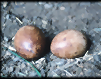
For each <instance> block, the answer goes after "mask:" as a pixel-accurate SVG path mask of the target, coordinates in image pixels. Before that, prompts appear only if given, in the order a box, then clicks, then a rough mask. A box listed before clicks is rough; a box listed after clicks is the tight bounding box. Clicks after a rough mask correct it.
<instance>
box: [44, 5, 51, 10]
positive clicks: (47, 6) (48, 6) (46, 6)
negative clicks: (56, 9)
mask: <svg viewBox="0 0 101 79" xmlns="http://www.w3.org/2000/svg"><path fill="white" fill-rule="evenodd" d="M44 7H45V9H49V8H52V4H45V5H44Z"/></svg>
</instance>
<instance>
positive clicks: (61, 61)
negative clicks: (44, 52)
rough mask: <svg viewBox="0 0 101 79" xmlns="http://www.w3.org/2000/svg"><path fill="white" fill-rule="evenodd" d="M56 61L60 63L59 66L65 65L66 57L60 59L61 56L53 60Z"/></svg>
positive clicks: (57, 63)
mask: <svg viewBox="0 0 101 79" xmlns="http://www.w3.org/2000/svg"><path fill="white" fill-rule="evenodd" d="M53 61H54V62H55V63H56V65H58V66H62V65H64V64H66V62H67V61H66V60H65V59H59V58H57V59H55V60H53Z"/></svg>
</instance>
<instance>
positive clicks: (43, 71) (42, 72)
mask: <svg viewBox="0 0 101 79" xmlns="http://www.w3.org/2000/svg"><path fill="white" fill-rule="evenodd" d="M40 73H41V74H42V77H45V70H44V69H41V72H40Z"/></svg>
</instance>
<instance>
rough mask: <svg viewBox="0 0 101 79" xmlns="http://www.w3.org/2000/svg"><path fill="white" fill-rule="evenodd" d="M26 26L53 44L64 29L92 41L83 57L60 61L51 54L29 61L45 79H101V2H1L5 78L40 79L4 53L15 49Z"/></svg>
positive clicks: (3, 74)
mask: <svg viewBox="0 0 101 79" xmlns="http://www.w3.org/2000/svg"><path fill="white" fill-rule="evenodd" d="M25 25H35V26H37V27H39V28H40V29H42V31H43V33H44V34H45V36H46V37H47V38H48V39H49V41H50V42H51V40H52V39H53V37H54V36H55V35H57V34H58V33H60V32H61V31H63V30H65V29H76V30H79V31H82V32H84V33H85V34H86V35H87V36H88V38H89V39H90V41H91V46H90V48H89V50H88V51H87V52H86V54H85V55H84V56H83V57H79V58H75V59H60V58H58V57H56V56H54V55H53V54H52V52H51V51H49V52H48V53H47V54H46V55H45V56H44V57H42V58H40V59H39V60H33V61H29V62H30V63H32V64H33V65H34V66H35V67H36V68H37V69H38V70H39V72H40V73H41V76H42V77H101V2H1V30H2V33H1V60H0V61H1V62H0V63H1V73H0V75H1V76H2V77H38V75H37V73H36V71H35V70H34V69H33V68H32V66H31V65H30V64H28V63H27V62H26V61H24V60H22V59H21V58H19V57H17V56H15V55H14V54H12V53H10V52H9V51H8V50H4V49H3V47H4V45H6V46H7V47H9V46H11V47H14V44H13V42H14V40H13V37H14V36H15V34H16V32H17V30H18V29H19V28H21V27H23V26H25Z"/></svg>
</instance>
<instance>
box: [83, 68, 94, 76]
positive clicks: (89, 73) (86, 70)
mask: <svg viewBox="0 0 101 79" xmlns="http://www.w3.org/2000/svg"><path fill="white" fill-rule="evenodd" d="M84 74H85V76H87V77H92V76H93V77H94V76H95V72H94V71H93V70H91V69H86V68H84Z"/></svg>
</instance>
